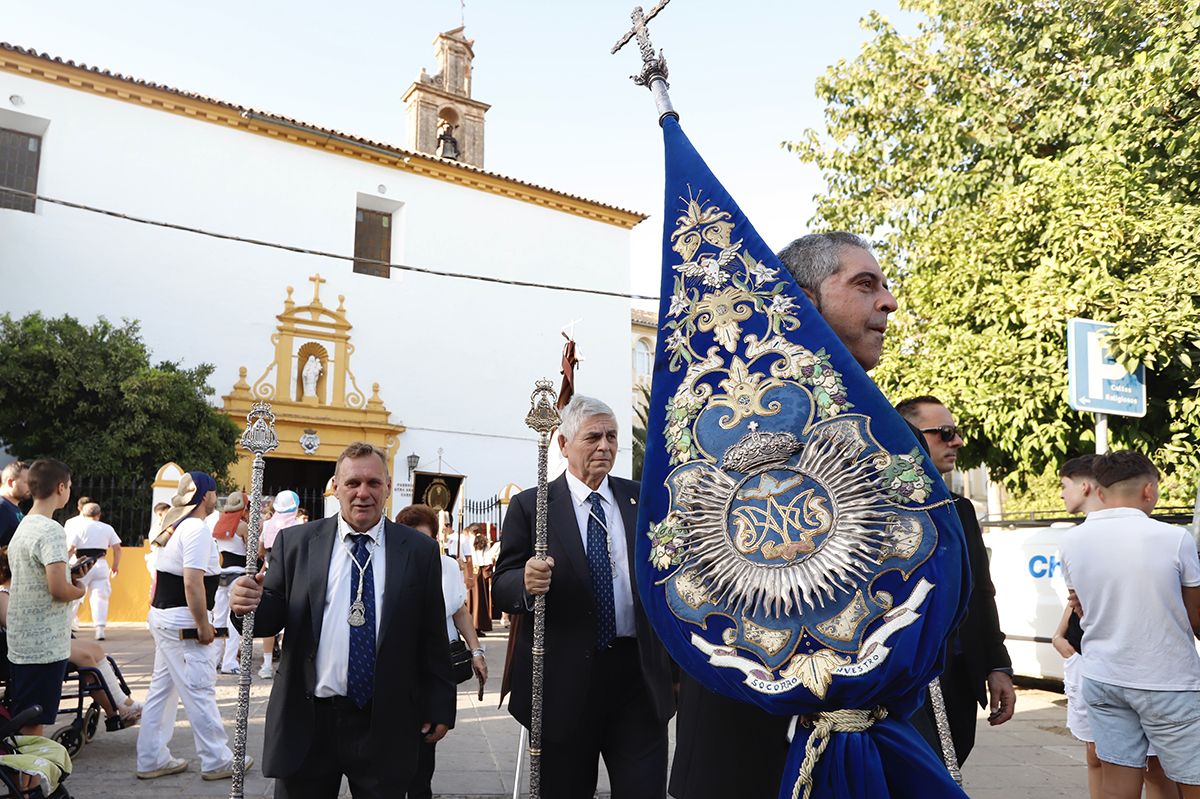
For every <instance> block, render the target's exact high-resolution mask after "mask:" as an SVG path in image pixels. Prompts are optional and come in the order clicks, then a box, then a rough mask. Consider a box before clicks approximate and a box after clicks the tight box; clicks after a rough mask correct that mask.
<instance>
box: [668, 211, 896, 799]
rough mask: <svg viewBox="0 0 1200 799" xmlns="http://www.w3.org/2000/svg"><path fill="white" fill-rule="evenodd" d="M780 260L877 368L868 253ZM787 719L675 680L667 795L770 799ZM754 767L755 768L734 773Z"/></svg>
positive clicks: (832, 252)
mask: <svg viewBox="0 0 1200 799" xmlns="http://www.w3.org/2000/svg"><path fill="white" fill-rule="evenodd" d="M779 260H780V261H781V262H783V265H784V267H786V268H787V270H788V272H790V273H791V275H792V277H793V278H795V280H796V282H797V283H799V284H800V288H801V289H803V290H804V293H805V294H806V295H808V298H809V299H810V300H812V302H813V304H814V305H816V307H817V311H818V312H819V313H820V314H821V316H822V317H823V318H824V319H825V321H826V322H827V323H828V324H829V326H830V327H831V328H832V329H833V332H834V334H835V335H837V337H838V338H839V339H841V341H842V343H843V344H845V345H846V349H848V350H849V351H850V354H851V355H852V356H853V357H854V359H855V360H856V361H858V363H859V365H861V366H862V368H863V369H866V370H867V371H870V370H871V369H873V368H875V365H876V364H877V363H879V357H880V355H881V354H882V352H883V336H884V331H885V330H886V329H887V320H888V315H889V314H890V313H892V312H893V311H895V310H896V298H895V297H894V296H892V293H891V291H889V290H888V283H887V278H886V277H884V274H883V271H882V270H881V269H880V268H879V263H878V262H877V261H876V260H875V256H874V255H872V253H871V245H870V244H869V243H868V242H867V241H866V240H865V239H863V238H862V237H860V236H857V235H855V234H853V233H844V232H833V233H813V234H810V235H808V236H802V237H801V238H798V239H796V240H795V241H793V242H792V243H791V244H789V245H788V246H787V247H785V248H784V249H783V250H782V251H781V252H780V253H779ZM790 721H791V718H790V717H788V716H775V715H772V714H770V713H767V712H766V711H765V710H761V709H760V708H758V707H757V706H755V705H751V704H748V703H743V702H737V701H735V700H733V699H727V698H725V697H723V696H721V695H719V694H716V693H713V692H712V691H710V690H708V689H707V688H705V687H704V686H703V685H701V684H700V683H698V682H697V681H695V680H693V679H691V678H690V677H688V676H687V675H683V676H682V677H681V679H680V688H679V718H678V719H677V720H676V722H675V760H674V762H673V763H672V765H671V788H670V791H671V796H673V797H675V799H728V797H733V796H736V797H738V799H775V797H776V796H778V795H779V783H780V781H781V780H782V779H783V768H784V764H785V762H786V761H787V751H788V741H787V729H788V724H789V723H790ZM731 763H734V764H753V768H733V767H731V766H730V764H731Z"/></svg>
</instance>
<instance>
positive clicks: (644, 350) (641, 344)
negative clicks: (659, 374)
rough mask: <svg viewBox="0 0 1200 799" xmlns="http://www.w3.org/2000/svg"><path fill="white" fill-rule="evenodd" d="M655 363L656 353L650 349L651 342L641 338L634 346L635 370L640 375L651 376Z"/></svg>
mask: <svg viewBox="0 0 1200 799" xmlns="http://www.w3.org/2000/svg"><path fill="white" fill-rule="evenodd" d="M653 365H654V353H653V352H652V351H651V349H650V342H649V341H647V340H646V339H644V338H639V339H638V340H637V343H636V344H634V346H633V371H634V372H635V373H636V374H637V376H638V377H649V376H650V368H651V367H652V366H653Z"/></svg>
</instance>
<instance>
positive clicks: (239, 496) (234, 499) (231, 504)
mask: <svg viewBox="0 0 1200 799" xmlns="http://www.w3.org/2000/svg"><path fill="white" fill-rule="evenodd" d="M245 509H246V495H245V494H243V493H242V492H241V491H232V492H230V494H229V496H227V497H225V507H224V508H222V509H221V512H222V513H237V512H238V511H241V510H245Z"/></svg>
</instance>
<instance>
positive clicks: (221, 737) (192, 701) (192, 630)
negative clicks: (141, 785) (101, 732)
mask: <svg viewBox="0 0 1200 799" xmlns="http://www.w3.org/2000/svg"><path fill="white" fill-rule="evenodd" d="M216 506H217V484H216V481H215V480H213V478H212V477H211V476H209V475H207V474H205V473H204V472H188V473H187V474H185V475H184V476H183V477H181V478H180V479H179V488H178V489H177V491H176V492H175V496H174V497H172V498H171V509H170V510H169V511H167V513H166V515H165V516H164V517H163V532H164V534H165V535H168V536H169V538H168V539H167V540H166V541H165V542H164V543H162V549H161V550H160V551H159V553H158V574H157V580H156V581H155V588H154V598H153V600H151V603H150V616H149V619H148V621H149V626H150V633H151V635H153V637H154V671H153V672H152V674H151V676H150V689H149V691H148V692H147V694H146V701H145V703H144V704H143V706H142V728H141V730H140V731H139V733H138V741H137V777H138V779H142V780H148V779H154V778H155V777H163V776H166V775H168V774H178V773H179V772H181V771H186V770H187V768H188V761H187V760H185V759H183V758H177V757H172V756H171V750H170V749H169V748H168V744H169V743H170V740H171V735H172V733H173V732H174V730H175V715H176V713H177V711H178V709H179V700H180V699H182V700H183V708H184V710H185V711H187V716H188V721H189V722H190V724H191V728H192V737H193V738H194V739H195V743H196V752H197V754H199V755H200V769H201V774H200V776H201V777H202V778H203V779H206V780H219V779H227V778H229V777H230V776H232V775H233V752H231V751H230V749H229V739H228V736H226V734H225V728H224V726H223V725H222V723H221V714H220V712H219V711H218V710H217V697H216V681H217V671H216V655H217V652H218V650H217V648H216V647H214V646H212V643H213V640H214V638H215V637H216V631H215V629H214V628H213V625H212V622H211V621H210V619H209V612H210V611H211V610H212V608H213V603H214V600H215V599H216V593H217V583H218V575H219V573H220V566H219V561H218V557H217V546H216V542H215V541H214V540H213V536H212V533H211V531H209V529H208V525H206V524H205V523H204V517H205V516H207V515H208V514H210V513H212V511H213V510H214V509H215V508H216ZM160 539H161V536H160ZM252 762H253V759H252V758H250V757H247V758H246V768H249V767H250V765H251V763H252Z"/></svg>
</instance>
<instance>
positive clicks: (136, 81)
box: [0, 41, 647, 220]
mask: <svg viewBox="0 0 1200 799" xmlns="http://www.w3.org/2000/svg"><path fill="white" fill-rule="evenodd" d="M0 50H7V51H9V52H13V53H19V54H21V55H25V56H31V57H34V58H38V59H41V60H42V61H48V62H50V63H53V64H61V65H62V66H65V67H70V68H73V69H79V70H83V71H85V72H90V73H92V74H94V75H99V76H102V77H105V78H113V79H115V80H119V81H123V82H125V83H129V84H132V85H134V86H140V87H143V88H147V89H153V90H155V91H161V92H168V93H170V94H174V95H177V96H179V97H186V98H188V99H190V100H196V101H199V102H202V103H208V104H211V105H215V106H219V107H221V108H226V109H229V110H231V111H235V112H237V113H238V114H242V115H244V114H258V115H260V116H264V117H270V119H271V120H276V121H279V122H282V123H284V124H287V125H293V126H297V127H301V128H306V129H308V130H310V131H312V132H314V133H322V134H326V135H329V136H337V137H339V138H343V139H347V140H349V141H351V142H354V143H356V144H361V145H363V146H365V147H372V148H375V149H379V150H385V151H387V152H389V153H393V154H395V155H398V156H401V157H409V158H423V159H426V160H429V161H434V162H437V163H441V164H446V165H447V166H453V167H456V168H458V169H463V170H466V171H468V172H473V173H475V174H479V175H485V176H487V177H490V178H496V179H499V180H504V181H508V182H510V183H514V184H516V185H519V186H524V187H526V188H529V189H534V190H536V191H545V192H549V193H551V194H556V195H559V196H561V197H565V198H567V199H570V200H576V201H579V202H584V203H589V204H591V205H595V206H597V207H600V208H606V209H608V210H611V211H617V212H619V213H623V214H630V215H633V216H639V217H641V218H642V219H643V220H644V219H646V218H647V216H646V215H645V214H643V213H640V212H638V211H630V210H629V209H626V208H621V207H620V206H616V205H610V204H608V203H602V202H597V201H596V200H591V199H588V198H587V197H581V196H579V195H577V194H568V193H567V192H564V191H559V190H557V189H552V188H550V187H548V186H539V185H538V184H536V183H529V182H527V181H524V180H518V179H516V178H511V177H508V176H507V175H501V174H500V173H498V172H489V171H488V170H486V169H480V168H479V167H474V166H470V165H469V164H464V163H462V162H460V161H454V160H450V159H446V158H440V157H438V156H436V155H430V154H429V153H420V152H417V151H415V150H407V149H404V148H402V147H396V146H395V145H392V144H388V143H386V142H378V141H373V140H371V139H365V138H362V137H360V136H355V135H353V134H350V133H343V132H342V131H339V130H335V129H333V128H325V127H321V126H319V125H313V124H310V123H308V122H304V121H302V120H299V119H294V118H292V117H286V116H281V115H279V114H275V113H271V112H269V111H263V110H259V109H255V108H249V107H247V106H242V105H238V104H236V103H231V102H228V101H226V100H219V99H217V98H215V97H209V96H207V95H203V94H197V93H196V92H189V91H186V90H184V89H177V88H175V87H174V86H166V85H163V84H161V83H154V82H153V81H147V80H141V79H140V78H135V77H132V76H128V75H122V74H121V73H119V72H111V71H109V70H107V69H102V68H100V67H91V66H88V65H87V64H84V63H76V62H75V61H71V60H70V59H63V58H60V57H58V56H52V55H50V54H49V53H40V52H38V51H37V50H34V49H32V48H27V47H19V46H17V45H14V44H9V43H8V42H3V41H0Z"/></svg>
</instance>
